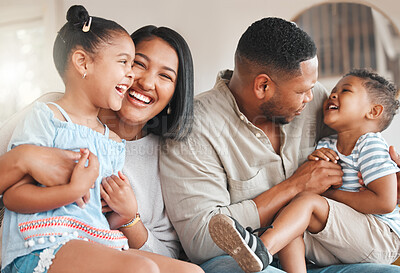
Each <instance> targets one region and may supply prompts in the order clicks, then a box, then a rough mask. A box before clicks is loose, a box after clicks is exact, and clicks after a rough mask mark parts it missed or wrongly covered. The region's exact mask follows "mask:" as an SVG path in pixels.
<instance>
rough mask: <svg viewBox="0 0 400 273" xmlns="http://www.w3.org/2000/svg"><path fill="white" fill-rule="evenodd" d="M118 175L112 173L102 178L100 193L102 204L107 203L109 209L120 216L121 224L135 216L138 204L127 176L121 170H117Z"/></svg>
mask: <svg viewBox="0 0 400 273" xmlns="http://www.w3.org/2000/svg"><path fill="white" fill-rule="evenodd" d="M118 175H119V177H118V176H116V175H112V176H109V177H106V178H103V181H102V183H101V187H100V194H101V197H102V199H103V200H104V202H103V204H104V203H105V204H106V205H108V207H109V209H111V210H113V211H114V212H115V213H117V214H118V215H119V216H120V219H119V220H120V222H121V225H122V224H125V223H126V222H128V221H130V220H132V219H133V218H134V217H135V216H136V212H137V211H138V205H137V201H136V196H135V193H134V192H133V189H132V187H131V185H130V183H129V180H128V178H127V177H126V176H125V175H123V174H122V173H121V172H118ZM109 211H110V210H109ZM103 212H104V210H103ZM114 220H115V219H114Z"/></svg>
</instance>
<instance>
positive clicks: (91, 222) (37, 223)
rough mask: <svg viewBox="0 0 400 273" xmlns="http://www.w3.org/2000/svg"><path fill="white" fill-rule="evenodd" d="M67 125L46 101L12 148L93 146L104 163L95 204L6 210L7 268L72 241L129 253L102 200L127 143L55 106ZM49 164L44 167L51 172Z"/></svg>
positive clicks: (29, 118) (17, 132)
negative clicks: (33, 210)
mask: <svg viewBox="0 0 400 273" xmlns="http://www.w3.org/2000/svg"><path fill="white" fill-rule="evenodd" d="M54 105H55V106H57V108H58V109H59V110H60V112H61V113H62V114H63V115H64V117H65V119H66V122H65V121H60V120H58V119H56V118H55V117H54V114H53V111H52V110H51V109H50V108H49V107H48V106H47V105H46V104H44V103H42V102H37V103H36V104H35V105H34V107H33V109H32V110H31V112H30V113H28V115H27V117H26V118H25V120H24V121H23V122H22V123H21V124H19V126H17V128H16V129H15V131H14V134H13V136H12V138H11V141H10V144H9V147H8V149H9V150H10V149H12V148H13V147H16V146H18V145H21V144H34V145H38V146H47V147H56V148H61V149H66V150H73V151H79V149H80V148H88V149H89V150H90V151H91V152H92V153H94V154H95V155H96V156H97V157H98V160H99V163H100V168H99V177H98V178H97V180H96V182H95V186H94V188H92V189H90V201H89V203H88V204H86V206H85V208H83V209H82V208H79V207H78V206H77V205H76V204H75V203H73V204H69V205H67V206H64V207H60V208H58V209H55V210H51V211H46V212H40V213H34V214H20V213H15V212H12V211H9V210H6V212H5V215H4V224H3V228H4V230H3V245H2V269H3V268H4V267H6V266H7V265H8V264H10V263H11V262H12V261H13V260H14V259H16V258H17V257H21V256H24V255H27V254H29V253H31V252H33V251H36V250H41V249H45V248H49V247H54V246H56V245H59V244H61V243H65V242H66V241H68V240H72V239H78V240H86V241H93V242H97V243H100V244H103V245H106V246H109V247H112V248H116V249H126V248H127V247H128V241H127V239H126V237H125V236H124V235H123V234H122V233H121V232H120V231H118V230H110V226H109V224H108V221H107V219H106V217H105V216H104V215H103V213H102V211H101V209H102V206H101V201H100V183H101V180H102V178H103V177H106V176H110V175H111V174H117V172H118V171H120V170H122V167H123V165H124V161H125V141H124V140H123V141H122V142H116V141H114V140H111V139H109V129H108V127H107V126H105V125H104V127H105V133H104V135H103V134H100V133H98V132H96V131H94V130H92V129H90V128H89V127H86V126H82V125H78V124H75V123H72V121H71V119H70V118H69V116H68V115H67V113H66V112H65V111H64V110H63V109H62V108H61V107H60V106H58V105H57V104H54ZM45 168H46V166H43V169H44V170H45Z"/></svg>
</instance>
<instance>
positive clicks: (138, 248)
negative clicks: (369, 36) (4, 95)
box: [0, 5, 400, 273]
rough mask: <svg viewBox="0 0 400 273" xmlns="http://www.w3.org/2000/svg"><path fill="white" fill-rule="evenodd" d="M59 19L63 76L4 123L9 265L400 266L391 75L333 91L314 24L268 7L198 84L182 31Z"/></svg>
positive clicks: (356, 75)
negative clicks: (211, 79)
mask: <svg viewBox="0 0 400 273" xmlns="http://www.w3.org/2000/svg"><path fill="white" fill-rule="evenodd" d="M66 18H67V23H65V25H64V26H63V27H62V28H61V29H60V30H59V32H58V34H57V37H56V39H55V42H54V48H53V58H54V63H55V65H56V68H57V71H58V72H59V74H60V76H61V78H62V80H63V82H64V84H65V93H49V94H45V95H44V96H42V97H41V98H39V99H38V100H37V101H36V102H35V103H33V104H32V105H30V106H29V107H28V108H26V109H25V110H23V111H21V112H20V113H17V114H16V115H15V116H14V117H13V118H12V119H10V120H9V121H8V122H6V123H5V124H4V125H3V127H2V128H1V129H0V135H1V136H2V139H1V143H0V148H2V149H1V154H2V156H1V157H0V180H1V183H0V193H2V194H3V202H4V206H5V207H6V210H5V214H4V221H3V235H2V236H3V239H2V259H1V263H2V265H1V271H2V272H5V273H8V272H49V273H56V272H71V273H72V272H104V273H105V272H171V273H175V272H178V273H179V272H193V273H196V272H205V273H225V272H229V273H236V272H238V273H240V272H243V271H245V272H263V273H272V272H321V273H331V272H367V273H368V272H371V273H377V272H400V267H398V266H395V265H391V263H393V262H394V261H395V260H396V259H397V258H398V257H399V256H400V240H399V236H400V216H399V211H398V206H397V203H398V197H397V192H398V190H397V189H398V185H399V184H400V183H399V180H400V175H399V170H400V169H399V167H398V166H400V157H399V155H398V154H397V153H396V151H395V150H394V148H393V147H389V146H388V145H387V144H386V142H385V141H384V139H383V138H382V137H381V135H380V132H381V131H382V130H384V129H385V128H386V127H387V126H389V124H390V122H391V121H392V119H393V116H394V115H395V113H396V112H397V110H398V108H399V102H398V101H397V95H398V94H397V92H398V90H397V88H396V87H395V86H394V85H393V84H392V83H390V82H388V81H387V80H385V79H384V78H382V77H381V76H379V75H377V74H376V73H374V72H372V71H369V70H367V69H358V70H353V71H350V72H349V73H348V74H346V75H345V76H343V78H342V79H341V80H340V81H339V82H338V83H337V85H336V86H335V88H334V89H333V90H332V92H331V93H329V92H327V90H326V89H325V88H324V87H323V86H322V85H321V84H320V83H318V81H317V78H318V59H317V50H316V47H315V44H314V42H313V41H312V39H311V38H310V37H309V36H308V35H307V33H305V32H304V31H303V30H301V29H300V28H298V27H297V26H296V25H295V24H293V23H291V22H288V21H286V20H284V19H280V18H272V17H269V18H264V19H261V20H258V21H256V22H254V23H253V24H252V25H251V26H249V28H248V29H247V30H246V31H245V32H244V33H243V35H242V36H241V38H240V40H239V43H238V45H237V48H236V52H235V56H234V60H235V66H234V69H233V70H224V71H221V72H220V73H219V74H218V76H217V81H216V83H215V86H214V88H213V89H212V90H210V91H208V92H203V93H201V94H200V95H198V96H196V98H193V96H194V84H193V83H194V76H193V73H194V71H193V61H192V57H191V53H190V49H189V47H188V45H187V43H186V42H185V40H184V38H183V37H182V36H181V35H180V34H178V33H177V32H176V31H174V30H172V29H170V28H167V27H156V26H144V27H142V28H140V29H138V30H136V31H135V32H134V33H132V34H131V35H129V34H128V33H127V31H126V30H125V29H124V28H123V27H122V26H120V25H119V24H118V23H116V22H114V21H110V20H107V19H104V18H99V17H95V16H91V15H89V13H88V11H87V10H86V9H85V8H84V7H83V6H78V5H76V6H72V7H70V8H69V10H68V12H67V16H66ZM356 105H359V106H357V107H356ZM317 144H318V146H317ZM377 182H379V183H377ZM245 227H246V228H245ZM350 239H351V240H350Z"/></svg>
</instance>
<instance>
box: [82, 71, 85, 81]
mask: <svg viewBox="0 0 400 273" xmlns="http://www.w3.org/2000/svg"><path fill="white" fill-rule="evenodd" d="M84 78H86V71H85V73H83V75H82V79H84Z"/></svg>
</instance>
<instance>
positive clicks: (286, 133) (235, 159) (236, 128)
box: [160, 70, 327, 263]
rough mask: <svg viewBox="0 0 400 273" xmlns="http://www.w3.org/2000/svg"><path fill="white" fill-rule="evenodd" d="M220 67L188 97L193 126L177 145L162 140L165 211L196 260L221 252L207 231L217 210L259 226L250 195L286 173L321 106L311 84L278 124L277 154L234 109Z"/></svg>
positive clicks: (318, 131) (313, 133) (314, 128)
mask: <svg viewBox="0 0 400 273" xmlns="http://www.w3.org/2000/svg"><path fill="white" fill-rule="evenodd" d="M231 75H232V71H228V70H227V71H222V72H220V73H219V75H218V77H217V82H216V84H215V86H214V88H213V89H212V90H210V91H208V92H205V93H201V94H200V95H198V96H197V97H196V99H195V114H194V116H195V118H194V127H193V131H192V132H191V134H190V135H189V137H188V138H187V139H186V140H185V141H183V142H176V141H172V140H167V141H166V143H165V144H164V145H163V147H162V150H161V156H160V174H161V181H162V189H163V195H164V199H165V204H166V207H167V212H168V215H169V217H170V220H171V221H172V223H173V225H174V227H175V229H176V231H177V232H178V235H179V238H180V240H181V243H182V246H183V248H184V250H185V252H186V254H187V255H188V257H189V258H190V259H191V260H192V261H193V262H196V263H202V262H204V261H206V260H208V259H210V258H213V257H215V256H218V255H222V254H224V253H223V251H222V250H220V249H219V248H218V247H217V246H216V245H215V244H214V242H213V241H212V239H211V237H210V235H209V233H208V222H209V220H210V218H211V217H212V216H213V215H214V214H217V213H224V214H227V215H231V216H232V217H234V218H235V219H237V220H238V221H239V222H240V223H241V224H242V225H243V226H244V227H247V226H251V227H252V228H258V227H260V220H259V215H258V212H257V208H256V205H255V203H254V202H253V201H252V199H253V198H254V197H256V196H257V195H259V194H261V193H262V192H264V191H266V190H268V189H270V188H271V187H273V186H275V185H277V184H278V183H280V182H282V181H283V180H286V179H287V178H289V177H290V176H291V175H292V174H293V173H294V171H295V170H296V169H297V168H298V167H299V165H301V164H302V163H304V162H305V160H306V159H307V156H308V155H309V154H310V153H311V152H312V151H313V150H314V148H315V145H316V143H317V141H318V140H319V139H320V137H321V136H322V134H323V133H322V131H323V128H324V126H323V119H322V103H323V101H324V100H325V99H326V98H327V92H326V90H325V89H324V88H323V87H322V85H321V84H319V83H317V84H316V86H315V87H314V89H313V94H314V99H313V100H312V101H311V102H309V103H308V104H307V107H306V108H305V109H304V110H303V111H302V113H301V115H300V116H297V117H296V118H295V119H294V120H293V121H292V122H290V123H289V124H287V125H283V126H281V135H282V140H281V153H280V155H278V154H276V153H275V151H274V149H273V147H272V145H271V143H270V141H269V139H268V137H267V136H266V135H265V133H264V132H263V131H262V130H260V129H259V128H257V127H256V126H254V125H253V124H252V123H251V122H250V121H249V120H248V119H247V118H246V116H244V114H243V113H241V112H240V110H239V108H238V106H237V104H236V101H235V98H234V97H233V95H232V93H231V91H230V90H229V88H228V86H227V83H228V82H229V79H230V77H231Z"/></svg>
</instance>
